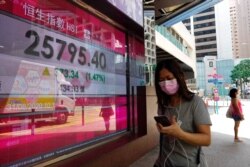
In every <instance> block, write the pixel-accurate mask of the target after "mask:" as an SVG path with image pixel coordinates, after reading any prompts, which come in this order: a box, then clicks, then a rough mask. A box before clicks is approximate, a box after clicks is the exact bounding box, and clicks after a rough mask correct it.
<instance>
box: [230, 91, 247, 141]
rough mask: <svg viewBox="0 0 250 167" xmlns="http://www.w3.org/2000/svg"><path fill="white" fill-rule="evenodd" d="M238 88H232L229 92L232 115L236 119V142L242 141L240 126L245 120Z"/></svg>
mask: <svg viewBox="0 0 250 167" xmlns="http://www.w3.org/2000/svg"><path fill="white" fill-rule="evenodd" d="M237 95H238V90H237V89H236V88H232V89H231V90H230V92H229V96H230V97H231V104H230V107H232V109H233V113H232V117H233V119H234V142H242V140H240V139H239V137H238V130H239V126H240V121H242V120H244V115H243V112H242V106H241V102H240V100H239V99H238V98H237Z"/></svg>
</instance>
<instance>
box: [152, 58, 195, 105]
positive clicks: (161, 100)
mask: <svg viewBox="0 0 250 167" xmlns="http://www.w3.org/2000/svg"><path fill="white" fill-rule="evenodd" d="M162 69H167V70H169V71H170V72H171V73H173V75H174V77H175V78H176V80H177V82H178V84H179V90H178V94H179V95H181V96H182V97H183V98H184V99H186V100H188V101H190V100H191V99H192V98H193V96H194V93H192V92H191V91H190V90H189V89H188V88H187V84H186V81H185V76H184V73H183V71H182V70H181V67H180V65H179V64H178V63H177V62H176V61H175V60H173V59H167V60H163V61H161V62H159V63H158V64H157V66H156V69H155V91H156V95H157V99H158V104H159V105H160V107H163V106H164V105H168V104H169V101H170V95H167V94H166V93H164V92H163V91H162V90H161V87H160V85H159V82H160V71H161V70H162Z"/></svg>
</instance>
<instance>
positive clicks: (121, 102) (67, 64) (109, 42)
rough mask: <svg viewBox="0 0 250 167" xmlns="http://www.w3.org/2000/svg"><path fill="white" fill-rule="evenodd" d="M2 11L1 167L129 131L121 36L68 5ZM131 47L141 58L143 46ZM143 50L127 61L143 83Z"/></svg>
mask: <svg viewBox="0 0 250 167" xmlns="http://www.w3.org/2000/svg"><path fill="white" fill-rule="evenodd" d="M0 11H1V13H0V24H1V27H0V36H1V45H2V47H1V48H0V59H1V61H0V134H1V135H0V152H1V153H4V154H1V156H0V164H1V165H6V166H7V165H9V164H12V165H16V166H27V165H30V164H32V163H36V162H39V161H43V160H45V159H48V158H53V157H55V156H59V155H64V154H65V153H68V152H71V151H73V150H75V149H78V148H82V147H84V146H86V145H87V144H90V143H92V142H96V141H98V140H99V139H104V138H106V137H110V136H113V135H115V134H120V133H121V132H126V131H127V129H128V108H127V106H128V102H127V84H128V83H127V78H128V77H127V76H126V75H127V74H126V71H127V70H126V63H127V58H126V56H125V55H127V53H126V48H125V45H126V41H125V33H124V32H122V31H120V30H119V29H117V28H116V27H114V26H112V25H111V24H108V23H107V22H106V21H103V20H101V19H100V18H99V17H95V16H94V15H91V14H90V13H89V12H85V11H84V10H83V9H80V8H78V7H76V6H74V5H73V4H72V3H70V2H68V1H48V0H44V1H33V0H31V1H27V0H19V1H6V3H5V4H3V5H0ZM2 11H3V12H2ZM17 28H18V29H17ZM133 47H134V48H141V49H143V51H144V45H143V42H135V43H134V45H133ZM143 51H141V50H140V49H139V51H138V50H135V52H133V53H136V55H135V57H132V56H133V55H132V54H129V56H131V59H133V60H135V61H134V62H133V63H134V64H135V68H134V70H131V71H132V72H133V74H134V77H135V78H136V79H135V80H134V81H136V82H138V83H140V84H141V83H143V82H144V77H143V74H144V72H143V69H144V68H143V67H144V66H143V65H142V63H144V53H143ZM131 53H132V52H131ZM134 85H135V86H136V83H135V84H134Z"/></svg>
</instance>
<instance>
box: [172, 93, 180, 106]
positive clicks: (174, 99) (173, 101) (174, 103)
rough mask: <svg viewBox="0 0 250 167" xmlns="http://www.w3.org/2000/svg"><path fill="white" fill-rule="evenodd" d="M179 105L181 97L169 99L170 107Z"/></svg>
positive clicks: (176, 96)
mask: <svg viewBox="0 0 250 167" xmlns="http://www.w3.org/2000/svg"><path fill="white" fill-rule="evenodd" d="M180 103H181V96H179V95H174V96H172V97H171V99H170V105H171V106H173V107H176V106H177V105H179V104H180Z"/></svg>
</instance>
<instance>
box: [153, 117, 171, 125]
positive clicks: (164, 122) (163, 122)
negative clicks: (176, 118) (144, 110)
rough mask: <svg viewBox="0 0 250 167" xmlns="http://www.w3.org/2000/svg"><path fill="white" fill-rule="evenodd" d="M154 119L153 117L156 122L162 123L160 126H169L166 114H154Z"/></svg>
mask: <svg viewBox="0 0 250 167" xmlns="http://www.w3.org/2000/svg"><path fill="white" fill-rule="evenodd" d="M154 119H155V121H156V122H157V123H160V124H162V126H169V125H171V123H170V121H169V120H168V118H167V117H166V116H164V115H159V116H155V117H154Z"/></svg>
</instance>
